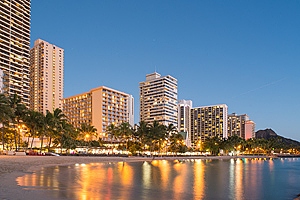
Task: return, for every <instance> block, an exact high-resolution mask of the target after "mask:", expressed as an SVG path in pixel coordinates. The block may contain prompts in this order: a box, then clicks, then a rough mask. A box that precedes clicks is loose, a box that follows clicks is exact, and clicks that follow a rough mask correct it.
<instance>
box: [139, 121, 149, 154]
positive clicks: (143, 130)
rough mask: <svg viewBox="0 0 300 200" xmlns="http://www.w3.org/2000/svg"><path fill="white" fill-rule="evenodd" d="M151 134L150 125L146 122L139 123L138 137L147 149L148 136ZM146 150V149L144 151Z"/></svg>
mask: <svg viewBox="0 0 300 200" xmlns="http://www.w3.org/2000/svg"><path fill="white" fill-rule="evenodd" d="M148 134H149V124H148V123H147V122H145V121H141V122H139V124H138V125H137V129H136V137H137V138H138V140H139V142H141V144H142V146H143V147H145V145H146V139H147V135H148ZM144 150H145V149H144Z"/></svg>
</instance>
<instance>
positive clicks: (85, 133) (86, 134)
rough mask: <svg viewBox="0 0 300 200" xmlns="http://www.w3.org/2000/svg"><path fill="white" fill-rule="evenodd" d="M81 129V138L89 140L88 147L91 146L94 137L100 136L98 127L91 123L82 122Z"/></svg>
mask: <svg viewBox="0 0 300 200" xmlns="http://www.w3.org/2000/svg"><path fill="white" fill-rule="evenodd" d="M79 131H80V134H79V137H80V139H82V140H85V141H87V142H88V147H89V146H90V142H91V140H92V138H93V137H97V136H98V135H97V129H96V128H95V127H94V126H92V125H90V124H86V123H83V124H81V127H80V129H79Z"/></svg>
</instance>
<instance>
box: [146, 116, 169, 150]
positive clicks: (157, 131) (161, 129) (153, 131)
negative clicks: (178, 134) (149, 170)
mask: <svg viewBox="0 0 300 200" xmlns="http://www.w3.org/2000/svg"><path fill="white" fill-rule="evenodd" d="M165 138H166V127H165V126H164V125H162V124H160V123H159V122H158V121H153V123H152V124H150V127H149V132H148V135H147V142H151V151H153V150H154V149H155V146H156V144H157V143H158V150H160V147H161V144H162V142H163V141H164V140H165Z"/></svg>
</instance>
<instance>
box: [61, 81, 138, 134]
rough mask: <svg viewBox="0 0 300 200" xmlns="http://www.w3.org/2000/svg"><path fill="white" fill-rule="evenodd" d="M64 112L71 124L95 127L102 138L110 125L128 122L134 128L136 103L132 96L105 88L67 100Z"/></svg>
mask: <svg viewBox="0 0 300 200" xmlns="http://www.w3.org/2000/svg"><path fill="white" fill-rule="evenodd" d="M63 111H64V113H65V115H66V116H67V118H68V119H69V122H70V123H71V124H73V125H74V127H77V128H79V127H80V126H81V124H83V123H86V124H90V125H92V126H94V127H95V128H96V129H97V132H98V134H99V136H100V137H104V136H105V132H106V128H107V126H108V125H110V124H115V125H119V124H121V123H123V122H128V123H129V124H130V125H131V126H134V124H133V121H134V101H133V97H132V95H129V94H126V93H124V92H120V91H117V90H114V89H111V88H108V87H105V86H101V87H98V88H95V89H92V90H90V91H89V92H86V93H83V94H79V95H75V96H72V97H68V98H65V99H64V100H63Z"/></svg>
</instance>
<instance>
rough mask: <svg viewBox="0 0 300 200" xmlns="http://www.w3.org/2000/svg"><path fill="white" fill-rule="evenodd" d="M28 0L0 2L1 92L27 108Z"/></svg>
mask: <svg viewBox="0 0 300 200" xmlns="http://www.w3.org/2000/svg"><path fill="white" fill-rule="evenodd" d="M30 10H31V5H30V0H27V1H25V0H9V1H8V0H2V1H0V13H1V14H0V49H1V51H0V69H1V70H2V71H3V88H2V89H3V92H4V93H5V94H7V95H13V94H17V95H18V96H19V97H20V98H21V100H22V103H24V104H25V105H26V106H27V107H29V87H30V86H29V82H30V80H29V49H30Z"/></svg>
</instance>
